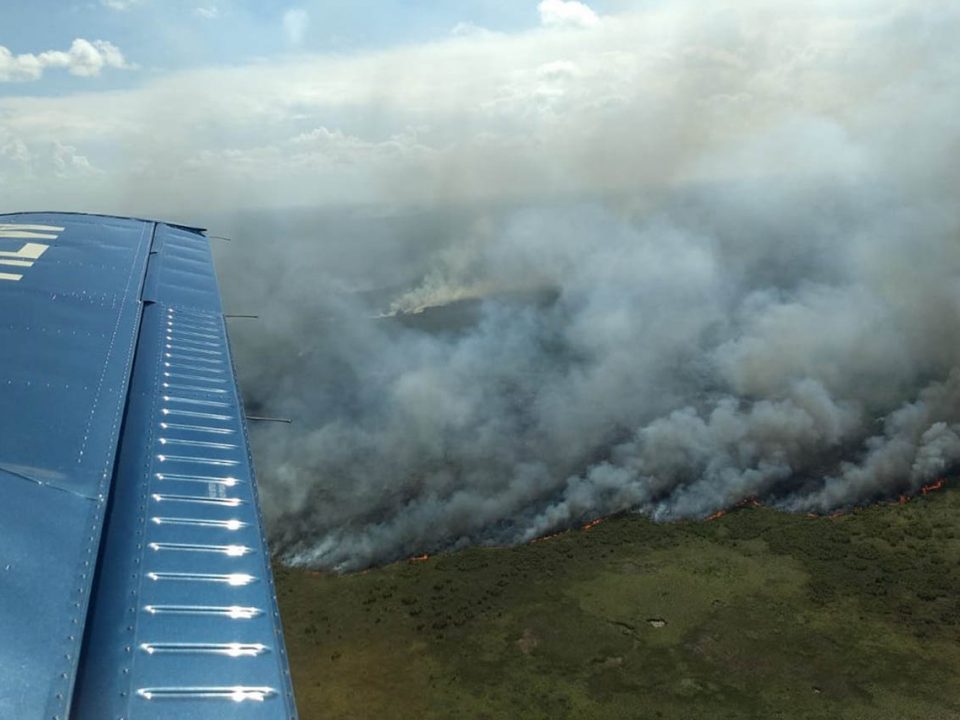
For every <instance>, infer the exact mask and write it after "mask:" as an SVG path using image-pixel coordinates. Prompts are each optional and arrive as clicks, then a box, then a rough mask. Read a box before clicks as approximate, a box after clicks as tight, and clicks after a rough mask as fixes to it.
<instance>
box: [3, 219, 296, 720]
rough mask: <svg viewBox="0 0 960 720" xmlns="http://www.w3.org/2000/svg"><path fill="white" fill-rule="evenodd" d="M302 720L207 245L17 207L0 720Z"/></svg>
mask: <svg viewBox="0 0 960 720" xmlns="http://www.w3.org/2000/svg"><path fill="white" fill-rule="evenodd" d="M295 716H296V709H295V705H294V700H293V693H292V689H291V684H290V676H289V669H288V665H287V659H286V653H285V650H284V645H283V636H282V632H281V626H280V618H279V615H278V612H277V606H276V597H275V592H274V588H273V581H272V576H271V573H270V565H269V556H268V553H267V549H266V546H265V544H264V540H263V533H262V528H261V522H260V513H259V505H258V499H257V488H256V481H255V478H254V474H253V467H252V462H251V458H250V454H249V450H248V443H247V437H246V423H245V420H244V412H243V406H242V403H241V400H240V397H239V394H238V392H237V388H236V381H235V375H234V371H233V365H232V360H231V354H230V347H229V342H228V338H227V334H226V328H225V326H224V321H223V315H222V308H221V305H220V294H219V290H218V286H217V281H216V277H215V275H214V271H213V263H212V258H211V255H210V249H209V246H208V241H207V239H206V238H205V236H204V235H203V234H202V231H201V230H199V229H195V228H185V227H180V226H175V225H169V224H164V223H158V222H152V221H146V220H137V219H128V218H116V217H104V216H91V215H77V214H65V213H25V214H14V215H0V717H2V718H7V717H10V718H23V719H27V718H61V719H64V720H66V718H81V719H83V718H112V717H123V718H129V719H131V720H134V719H137V718H169V717H176V718H185V719H192V718H198V719H199V718H289V717H295Z"/></svg>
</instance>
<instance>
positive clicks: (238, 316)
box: [223, 313, 260, 320]
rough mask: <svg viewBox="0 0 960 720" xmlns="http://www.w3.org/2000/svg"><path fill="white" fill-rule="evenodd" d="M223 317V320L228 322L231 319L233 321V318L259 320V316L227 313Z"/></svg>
mask: <svg viewBox="0 0 960 720" xmlns="http://www.w3.org/2000/svg"><path fill="white" fill-rule="evenodd" d="M223 316H224V317H225V318H227V319H228V320H231V319H233V318H248V319H250V320H259V319H260V316H259V315H228V314H227V313H224V315H223Z"/></svg>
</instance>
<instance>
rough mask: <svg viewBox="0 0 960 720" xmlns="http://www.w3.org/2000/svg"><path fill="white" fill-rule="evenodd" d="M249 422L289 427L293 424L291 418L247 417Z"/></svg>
mask: <svg viewBox="0 0 960 720" xmlns="http://www.w3.org/2000/svg"><path fill="white" fill-rule="evenodd" d="M247 420H249V421H250V422H274V423H286V424H287V425H290V424H291V423H292V422H293V420H291V419H290V418H275V417H260V416H259V415H247Z"/></svg>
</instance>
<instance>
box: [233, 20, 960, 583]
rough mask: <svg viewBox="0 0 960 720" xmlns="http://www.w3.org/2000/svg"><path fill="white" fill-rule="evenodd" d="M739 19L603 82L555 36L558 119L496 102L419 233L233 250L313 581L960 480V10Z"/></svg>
mask: <svg viewBox="0 0 960 720" xmlns="http://www.w3.org/2000/svg"><path fill="white" fill-rule="evenodd" d="M828 6H829V7H831V8H833V7H839V8H840V9H839V10H828V9H827V8H828ZM680 7H686V8H688V9H690V8H691V7H692V6H689V5H686V4H680ZM698 7H699V5H698ZM736 7H738V8H742V9H740V10H734V9H729V8H728V10H727V11H725V12H722V13H720V12H716V13H698V14H694V12H693V10H692V9H691V11H690V12H682V11H680V12H677V13H675V14H673V15H670V16H668V17H666V16H665V17H659V16H658V18H654V19H651V17H650V16H648V15H640V16H638V17H635V18H632V19H629V18H628V19H617V18H609V17H607V18H602V19H601V21H600V22H599V23H598V24H597V25H596V26H595V27H591V28H589V29H585V30H582V29H579V28H578V29H575V30H561V31H556V32H560V33H562V34H563V37H564V38H568V39H569V38H570V37H574V34H576V37H578V38H582V40H572V41H570V42H574V43H575V47H580V43H584V44H585V45H586V46H590V47H593V46H592V45H590V43H599V41H598V40H592V39H590V34H591V33H605V34H606V35H604V36H603V37H604V38H605V39H604V41H603V42H604V43H606V45H611V44H612V46H613V47H614V48H615V50H613V51H610V52H608V54H607V55H606V56H605V57H603V58H602V59H601V60H599V61H597V62H592V61H590V60H589V59H587V55H586V54H585V52H586V51H584V52H582V53H581V54H580V56H578V57H577V58H576V59H574V60H571V61H569V62H567V61H565V60H564V61H562V62H561V58H558V57H557V48H556V45H555V44H554V43H556V42H559V40H550V42H549V43H547V42H546V41H544V40H543V38H542V37H541V36H539V35H538V36H537V37H538V38H539V39H538V40H537V43H538V44H537V45H536V47H535V49H536V51H537V52H538V53H540V54H539V55H537V56H536V57H535V58H534V64H538V65H539V67H540V70H538V71H537V72H538V74H536V77H535V82H536V83H537V85H538V87H539V88H540V93H541V94H540V96H539V100H538V102H539V103H541V107H540V111H542V112H541V114H537V115H530V116H529V117H526V118H525V119H524V118H520V119H518V117H517V116H516V115H513V114H510V112H508V110H509V106H510V104H511V103H512V102H514V98H513V97H512V96H510V95H500V96H498V97H497V98H496V100H497V102H499V103H501V105H502V106H503V107H506V108H507V109H502V108H501V109H491V107H493V106H489V107H488V106H484V110H483V113H485V114H483V113H481V111H479V110H478V111H477V112H478V113H480V114H483V117H484V118H486V122H487V125H485V126H484V127H481V128H478V129H477V132H478V136H477V139H476V140H475V141H474V140H470V141H466V140H464V141H463V142H464V144H463V145H462V146H459V149H458V150H457V152H453V151H452V150H451V149H450V148H451V147H453V146H454V145H456V143H457V142H460V140H459V139H458V138H455V137H454V138H452V139H451V141H450V142H451V143H452V144H451V145H448V146H445V149H444V150H443V151H442V152H441V151H440V150H437V152H436V153H435V154H430V158H431V159H430V160H429V162H427V163H426V164H425V165H424V166H423V168H422V169H423V172H422V173H420V174H418V175H417V176H415V177H408V178H407V180H406V184H405V185H404V183H402V182H399V181H398V179H397V178H396V177H393V176H390V182H395V183H398V186H397V187H396V189H395V195H394V196H391V195H390V191H388V190H387V189H386V188H385V189H384V190H383V192H384V193H385V197H386V198H387V199H389V198H390V197H393V199H394V200H395V201H396V202H394V203H392V204H391V203H390V202H387V201H384V202H380V203H379V204H376V205H372V206H370V208H368V209H366V210H364V209H355V210H352V211H349V212H347V211H342V212H339V214H338V212H335V211H333V210H328V211H324V212H323V213H320V212H317V213H313V214H309V213H306V214H304V215H303V217H302V218H301V219H300V220H298V219H297V217H296V216H290V217H288V219H287V220H286V223H287V224H286V225H281V226H279V227H276V226H274V227H272V228H270V236H269V237H265V236H266V232H265V229H264V228H263V227H257V226H256V224H255V223H254V222H253V221H251V220H249V218H248V219H243V218H240V219H238V220H236V222H237V230H236V233H235V234H236V235H237V237H238V240H239V241H240V242H239V243H237V244H239V245H240V246H241V250H237V248H236V247H235V248H232V251H231V253H230V256H225V257H223V258H222V261H221V264H222V266H223V270H224V276H225V280H224V282H225V284H226V286H227V290H228V293H229V294H230V296H231V302H232V304H233V305H234V306H235V307H236V306H237V305H242V306H243V308H242V309H256V310H258V311H259V312H261V314H262V316H263V321H262V323H261V325H260V326H258V327H256V328H254V327H248V326H239V325H237V326H234V341H235V344H236V350H237V355H238V363H239V366H240V371H241V375H242V378H241V379H242V383H243V386H244V388H245V390H246V392H247V393H248V403H249V404H250V405H251V406H253V407H255V408H256V409H261V410H262V409H268V410H270V411H271V413H272V414H281V415H288V416H290V417H292V418H293V419H294V420H295V421H296V422H295V425H294V426H293V427H292V428H287V427H266V428H263V427H258V428H256V429H255V432H254V441H255V453H256V456H257V458H258V467H259V472H260V479H261V483H262V484H263V490H262V493H263V499H264V503H265V511H266V515H267V520H268V526H269V528H270V531H271V536H272V541H273V543H274V547H275V548H276V549H277V551H278V552H279V554H280V556H281V557H282V558H283V559H284V560H285V561H287V562H290V563H294V564H302V565H309V566H312V567H318V568H331V569H337V570H349V569H356V568H362V567H364V566H367V565H370V564H373V563H379V562H385V561H389V560H393V559H397V558H402V557H405V556H410V555H414V554H419V553H423V552H433V551H437V550H442V549H449V548H455V547H460V546H465V545H470V544H501V543H516V542H522V541H526V540H530V539H532V538H535V537H537V536H538V535H541V534H544V533H548V532H551V531H555V530H557V529H560V528H564V527H569V526H571V525H573V524H575V523H582V522H585V521H589V520H591V519H593V518H596V517H599V516H603V515H607V514H610V513H616V512H620V511H638V512H641V513H645V514H647V515H649V516H651V517H653V518H655V519H658V520H671V519H676V518H691V517H692V518H696V517H703V516H706V515H708V514H710V513H712V512H714V511H716V510H718V509H720V508H724V507H728V506H731V505H733V504H735V503H737V502H739V501H742V500H744V499H746V498H758V499H759V500H761V501H763V502H765V503H769V504H771V505H774V506H776V507H779V508H782V509H784V510H787V511H813V512H828V511H832V510H834V509H837V508H844V507H849V506H852V505H856V504H862V503H869V502H872V501H876V500H879V499H883V498H889V497H892V496H896V495H899V494H901V493H910V492H914V491H916V490H917V489H918V488H919V487H920V486H921V485H922V484H924V483H925V482H928V481H930V480H932V479H935V478H937V477H938V476H940V475H941V474H942V473H945V472H948V471H950V469H951V468H952V467H955V466H956V464H957V463H958V461H960V205H958V202H957V189H958V188H960V171H958V168H960V163H958V160H960V153H958V151H960V129H958V128H960V126H958V125H957V123H956V120H955V118H956V115H957V112H958V111H960V92H958V88H960V83H958V81H960V53H958V50H957V48H958V47H960V46H958V45H957V43H956V42H955V38H956V31H957V30H958V29H960V24H958V22H957V20H958V12H957V10H956V9H954V8H953V7H952V6H949V5H947V4H941V3H936V2H934V3H929V4H922V5H920V4H915V3H903V4H901V3H896V2H885V3H883V2H881V3H858V2H847V3H840V4H839V5H837V4H829V3H816V2H814V3H774V4H772V5H771V4H767V3H758V4H748V3H743V4H742V5H741V4H738V5H737V6H736ZM772 8H776V9H772ZM651 23H653V26H651ZM651 27H653V29H651ZM654 30H655V32H654ZM653 34H656V35H657V36H658V37H668V38H669V40H668V41H667V45H668V46H669V47H668V48H667V49H664V47H663V46H662V44H661V45H658V50H657V52H658V53H661V54H660V55H658V56H657V57H654V58H653V59H651V57H650V56H649V53H646V54H645V51H644V50H643V48H640V49H638V50H636V51H635V52H633V51H631V50H630V49H629V48H630V47H631V45H632V44H633V43H640V42H641V40H643V39H644V38H646V37H648V36H650V35H653ZM664 34H665V35H664ZM470 42H500V40H498V39H497V38H495V37H494V38H492V39H490V38H486V37H485V38H483V39H481V40H471V41H470ZM544 47H546V48H547V49H544ZM528 49H529V48H528ZM531 52H533V50H531ZM597 53H599V50H596V48H594V55H592V56H591V57H594V59H596V57H598V56H597ZM638 58H639V59H638ZM528 60H529V58H528ZM591 62H592V64H591ZM528 64H529V63H528ZM394 72H395V80H396V81H397V82H398V83H401V84H402V83H403V82H404V71H403V69H402V68H400V69H395V70H394ZM516 82H517V83H521V84H522V82H523V78H522V77H520V74H518V76H517V78H516ZM472 90H475V88H472ZM451 92H455V91H454V90H451ZM461 100H463V101H464V102H466V103H469V102H470V100H469V99H468V98H467V97H465V96H463V97H461ZM483 100H484V98H483V97H481V98H479V99H478V100H477V102H481V101H483ZM491 102H492V100H491ZM544 108H546V109H544ZM498 113H500V114H499V115H498ZM491 116H495V117H494V119H490V118H491ZM497 118H500V119H501V120H502V122H503V123H509V122H517V123H519V124H520V125H521V126H523V127H524V128H526V130H525V133H527V134H525V135H523V136H522V137H523V138H524V141H523V143H520V144H515V145H506V144H504V143H502V142H499V141H498V142H493V141H490V140H489V137H486V136H484V137H481V136H480V134H482V131H483V130H485V129H489V128H490V127H492V126H493V125H494V124H496V122H499V120H497ZM524 123H526V125H524ZM488 141H489V142H490V143H492V144H488V145H486V146H484V147H486V148H487V149H488V150H489V152H486V151H485V152H479V151H478V148H480V147H481V146H482V145H483V144H484V143H487V142H488ZM498 143H499V144H498ZM428 154H429V153H428ZM425 162H426V161H425ZM538 183H540V187H541V188H542V192H538V191H537V189H536V187H537V184H538ZM410 185H416V186H417V188H416V190H415V191H414V190H411V189H410V188H409V187H408V186H410ZM518 188H523V189H522V190H520V189H518ZM414 192H415V193H416V197H415V202H413V201H411V200H410V197H411V195H410V194H411V193H414ZM397 198H403V202H401V201H400V200H398V199H397ZM281 237H282V239H280V238H281ZM245 238H250V239H249V242H246V243H245V242H244V240H245ZM254 238H255V239H254ZM243 248H245V249H246V250H248V251H249V253H247V254H245V253H244V252H243V251H242V249H243Z"/></svg>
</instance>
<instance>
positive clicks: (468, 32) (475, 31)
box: [450, 22, 497, 38]
mask: <svg viewBox="0 0 960 720" xmlns="http://www.w3.org/2000/svg"><path fill="white" fill-rule="evenodd" d="M450 34H451V35H453V36H454V37H473V38H489V37H493V36H495V35H496V34H497V33H495V32H493V31H492V30H488V29H487V28H485V27H481V26H480V25H475V24H474V23H472V22H459V23H457V24H456V25H454V26H453V29H452V30H450Z"/></svg>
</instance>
